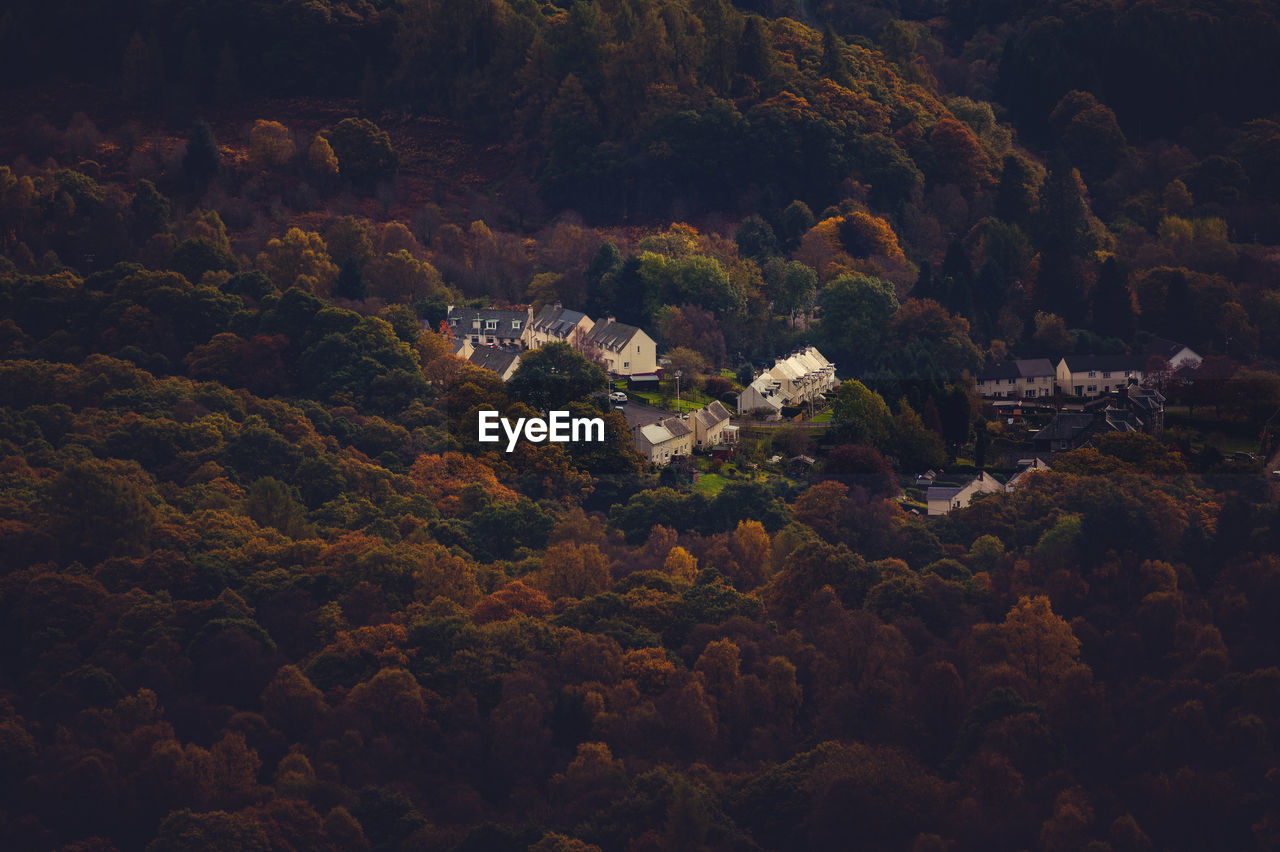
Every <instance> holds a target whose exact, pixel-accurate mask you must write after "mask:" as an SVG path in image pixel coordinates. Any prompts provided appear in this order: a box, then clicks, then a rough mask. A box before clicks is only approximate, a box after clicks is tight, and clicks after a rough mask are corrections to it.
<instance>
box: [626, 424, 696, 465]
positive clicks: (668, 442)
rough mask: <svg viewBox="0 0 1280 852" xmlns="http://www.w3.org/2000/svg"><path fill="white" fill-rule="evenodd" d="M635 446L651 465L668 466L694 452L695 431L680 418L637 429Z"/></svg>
mask: <svg viewBox="0 0 1280 852" xmlns="http://www.w3.org/2000/svg"><path fill="white" fill-rule="evenodd" d="M635 445H636V449H638V450H639V451H640V452H641V454H643V455H644V457H645V458H646V459H648V461H649V462H650V463H651V464H656V465H658V466H659V467H661V466H664V465H668V464H670V463H671V460H672V459H674V458H677V457H679V456H687V455H689V454H690V453H691V452H693V430H692V429H690V428H689V426H688V424H686V423H685V422H684V421H683V420H681V419H680V418H679V417H668V418H667V419H666V420H662V421H659V422H658V423H650V424H648V425H646V426H637V427H635Z"/></svg>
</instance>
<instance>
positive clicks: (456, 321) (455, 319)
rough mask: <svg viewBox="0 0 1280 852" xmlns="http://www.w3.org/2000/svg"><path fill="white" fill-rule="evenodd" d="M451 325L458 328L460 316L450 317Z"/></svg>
mask: <svg viewBox="0 0 1280 852" xmlns="http://www.w3.org/2000/svg"><path fill="white" fill-rule="evenodd" d="M449 325H451V326H453V327H455V328H457V326H458V318H457V317H451V318H450V319H449Z"/></svg>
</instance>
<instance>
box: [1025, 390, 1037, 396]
mask: <svg viewBox="0 0 1280 852" xmlns="http://www.w3.org/2000/svg"><path fill="white" fill-rule="evenodd" d="M1035 395H1036V389H1035V388H1027V396H1035Z"/></svg>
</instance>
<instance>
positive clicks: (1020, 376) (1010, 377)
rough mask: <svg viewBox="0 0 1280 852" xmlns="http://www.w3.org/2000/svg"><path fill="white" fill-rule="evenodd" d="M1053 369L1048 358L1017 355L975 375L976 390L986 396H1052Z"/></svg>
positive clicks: (993, 397)
mask: <svg viewBox="0 0 1280 852" xmlns="http://www.w3.org/2000/svg"><path fill="white" fill-rule="evenodd" d="M1055 375H1056V374H1055V371H1054V368H1053V362H1052V361H1050V360H1049V359H1048V358H1019V359H1017V360H1015V361H1002V362H1001V363H999V364H992V365H991V366H990V367H987V368H986V369H985V370H983V371H982V374H981V375H979V376H978V393H979V394H981V395H982V396H984V397H987V398H988V399H1034V398H1036V397H1042V396H1053V387H1054V378H1055Z"/></svg>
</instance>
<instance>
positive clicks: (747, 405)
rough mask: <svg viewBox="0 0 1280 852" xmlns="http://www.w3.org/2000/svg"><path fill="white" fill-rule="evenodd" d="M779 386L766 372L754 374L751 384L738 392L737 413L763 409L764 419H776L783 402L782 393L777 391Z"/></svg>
mask: <svg viewBox="0 0 1280 852" xmlns="http://www.w3.org/2000/svg"><path fill="white" fill-rule="evenodd" d="M780 387H781V383H780V382H778V381H775V380H774V378H773V376H772V375H770V374H769V373H768V372H764V373H761V374H760V375H758V376H756V377H755V379H753V380H752V382H751V384H749V385H747V386H746V387H745V388H743V389H742V393H740V394H738V413H739V414H747V413H749V412H753V411H761V410H763V414H764V419H766V420H776V419H778V417H779V416H780V415H781V412H782V404H783V401H782V394H780V393H779V392H778V391H779V388H780Z"/></svg>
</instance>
